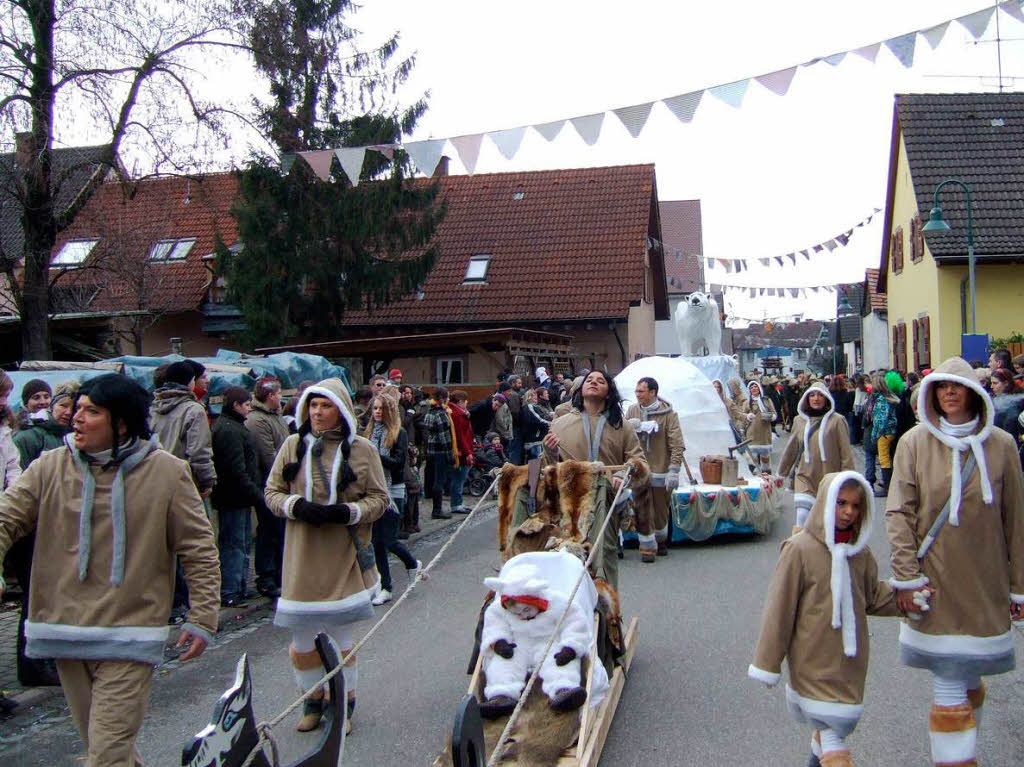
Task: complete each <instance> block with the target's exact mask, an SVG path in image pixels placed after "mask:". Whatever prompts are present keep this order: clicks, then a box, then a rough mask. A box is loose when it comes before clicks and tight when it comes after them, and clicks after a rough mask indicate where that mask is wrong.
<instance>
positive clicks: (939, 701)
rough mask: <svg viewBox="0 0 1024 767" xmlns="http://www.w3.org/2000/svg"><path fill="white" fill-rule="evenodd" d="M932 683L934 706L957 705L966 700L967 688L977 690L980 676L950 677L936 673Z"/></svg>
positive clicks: (979, 685)
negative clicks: (966, 677)
mask: <svg viewBox="0 0 1024 767" xmlns="http://www.w3.org/2000/svg"><path fill="white" fill-rule="evenodd" d="M934 683H935V705H936V706H959V705H960V704H962V703H966V702H967V691H968V690H977V689H978V688H979V687H981V677H978V676H974V677H970V678H968V679H951V678H950V677H945V676H938V675H936V676H935V678H934Z"/></svg>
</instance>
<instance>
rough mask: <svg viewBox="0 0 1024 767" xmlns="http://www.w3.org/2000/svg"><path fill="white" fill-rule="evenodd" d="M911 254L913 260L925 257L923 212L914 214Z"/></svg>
mask: <svg viewBox="0 0 1024 767" xmlns="http://www.w3.org/2000/svg"><path fill="white" fill-rule="evenodd" d="M911 224H912V227H911V243H910V249H911V255H910V258H911V259H912V260H913V261H920V260H921V259H923V258H924V227H923V226H922V224H921V214H920V213H919V214H917V215H916V216H914V220H913V221H912V222H911Z"/></svg>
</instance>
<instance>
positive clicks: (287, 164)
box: [281, 153, 298, 176]
mask: <svg viewBox="0 0 1024 767" xmlns="http://www.w3.org/2000/svg"><path fill="white" fill-rule="evenodd" d="M296 157H298V155H296V154H295V153H291V154H283V155H281V172H282V173H283V174H284V175H286V176H287V175H288V174H289V173H290V172H291V170H292V166H293V165H294V164H295V158H296Z"/></svg>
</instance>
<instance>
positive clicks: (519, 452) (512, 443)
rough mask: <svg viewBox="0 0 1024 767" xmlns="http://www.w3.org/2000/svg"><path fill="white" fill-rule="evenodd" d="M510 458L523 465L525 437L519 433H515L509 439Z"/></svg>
mask: <svg viewBox="0 0 1024 767" xmlns="http://www.w3.org/2000/svg"><path fill="white" fill-rule="evenodd" d="M508 460H509V461H510V462H511V463H514V464H515V465H516V466H522V465H523V438H522V436H521V435H519V434H513V435H512V439H510V440H509V441H508Z"/></svg>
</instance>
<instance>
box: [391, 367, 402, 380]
mask: <svg viewBox="0 0 1024 767" xmlns="http://www.w3.org/2000/svg"><path fill="white" fill-rule="evenodd" d="M401 377H402V371H401V370H399V369H398V368H391V370H389V371H388V378H401Z"/></svg>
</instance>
